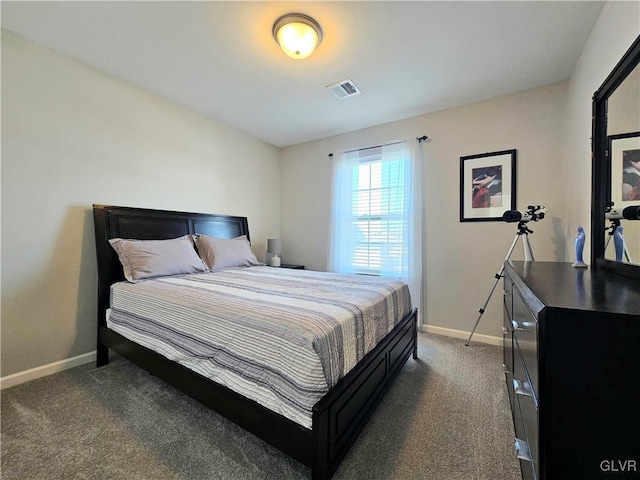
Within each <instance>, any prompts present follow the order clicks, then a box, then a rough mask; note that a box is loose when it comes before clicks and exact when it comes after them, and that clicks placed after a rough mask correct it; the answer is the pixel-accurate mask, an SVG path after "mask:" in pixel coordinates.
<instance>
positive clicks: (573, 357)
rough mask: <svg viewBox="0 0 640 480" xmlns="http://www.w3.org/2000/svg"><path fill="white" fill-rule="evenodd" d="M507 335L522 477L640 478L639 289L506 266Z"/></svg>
mask: <svg viewBox="0 0 640 480" xmlns="http://www.w3.org/2000/svg"><path fill="white" fill-rule="evenodd" d="M503 334H504V365H505V376H506V382H507V390H508V392H509V401H510V403H511V413H512V415H513V423H514V427H515V434H516V439H515V448H516V452H517V455H518V458H519V459H520V467H521V470H522V477H523V479H538V480H572V479H579V480H595V479H601V478H602V479H605V478H606V479H627V478H629V479H630V478H636V479H638V478H640V282H638V281H637V280H633V279H630V278H626V277H623V276H620V275H615V274H612V273H609V272H604V271H594V270H592V269H591V268H589V269H587V270H585V269H576V268H573V267H572V266H571V264H570V263H557V262H516V261H513V262H507V263H506V264H505V270H504V327H503Z"/></svg>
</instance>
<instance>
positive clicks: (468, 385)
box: [1, 334, 519, 480]
mask: <svg viewBox="0 0 640 480" xmlns="http://www.w3.org/2000/svg"><path fill="white" fill-rule="evenodd" d="M419 342H420V347H419V348H420V350H419V356H420V359H419V360H418V361H415V360H413V359H410V360H409V361H408V362H407V364H406V365H405V367H404V370H403V371H402V373H401V375H400V376H399V377H398V379H397V380H396V382H395V383H394V385H393V386H392V387H391V390H389V392H388V393H387V395H386V396H385V398H384V400H383V401H382V404H381V405H380V406H379V407H378V409H377V411H376V413H375V415H374V417H373V418H372V419H371V421H370V422H369V424H368V425H367V427H366V428H365V430H364V431H363V433H362V434H361V435H360V438H359V439H358V441H357V442H356V444H355V445H354V446H353V448H352V449H351V451H350V452H349V455H348V456H347V458H346V459H345V460H344V462H343V463H342V465H341V466H340V469H339V470H338V472H337V473H336V474H335V476H334V477H333V478H334V479H335V480H347V479H348V480H371V479H403V480H412V479H415V480H427V479H433V480H450V479H461V480H462V479H464V480H470V479H478V480H480V479H487V480H511V479H516V478H519V477H518V475H519V468H518V464H517V461H516V459H515V456H514V453H513V428H512V426H511V417H510V412H509V406H508V399H507V393H506V389H505V386H504V377H503V374H502V366H501V351H500V349H499V348H498V347H495V346H490V345H483V344H472V345H471V346H469V347H465V346H464V341H463V340H460V339H453V338H448V337H442V336H436V335H426V334H420V335H419ZM1 400H2V417H1V421H2V438H1V441H2V443H1V449H2V471H1V475H2V479H3V480H13V479H16V480H17V479H20V480H27V479H47V480H49V479H100V480H102V479H127V480H128V479H153V480H159V479H188V480H196V479H207V480H209V479H211V480H213V479H220V480H234V479H238V480H251V479H265V480H266V479H269V480H271V479H283V480H284V479H287V480H289V479H291V480H293V479H309V478H310V477H311V474H310V470H309V469H307V468H306V467H304V466H302V465H300V464H299V463H297V462H295V461H293V460H291V459H289V458H288V457H287V456H286V455H284V454H282V453H280V452H279V451H278V450H276V449H274V448H272V447H270V446H269V445H267V444H265V443H264V442H262V441H261V440H258V439H257V438H255V437H253V436H252V435H250V434H247V433H246V432H244V431H243V430H242V429H240V428H238V427H236V426H235V425H233V424H232V423H230V422H229V421H227V420H225V419H224V418H222V417H220V416H219V415H217V414H215V413H213V412H212V411H210V410H208V409H206V408H204V407H202V406H201V405H200V404H198V403H197V402H195V401H193V400H191V399H190V398H188V397H186V396H184V395H182V394H181V393H180V392H178V391H177V390H175V389H173V388H172V387H170V386H168V385H166V384H165V383H163V382H162V381H160V380H158V379H157V378H155V377H152V376H150V375H148V374H147V373H145V372H144V371H142V370H140V369H139V368H137V367H136V366H134V365H132V364H131V363H129V362H128V361H126V360H124V359H122V358H115V359H114V361H112V363H111V364H109V365H108V366H106V367H103V368H100V369H95V368H93V367H92V366H90V365H85V366H82V367H78V368H74V369H71V370H67V371H66V372H62V373H58V374H55V375H51V376H49V377H46V378H42V379H39V380H35V381H32V382H29V383H26V384H23V385H18V386H16V387H13V388H10V389H7V390H4V391H3V392H2V398H1Z"/></svg>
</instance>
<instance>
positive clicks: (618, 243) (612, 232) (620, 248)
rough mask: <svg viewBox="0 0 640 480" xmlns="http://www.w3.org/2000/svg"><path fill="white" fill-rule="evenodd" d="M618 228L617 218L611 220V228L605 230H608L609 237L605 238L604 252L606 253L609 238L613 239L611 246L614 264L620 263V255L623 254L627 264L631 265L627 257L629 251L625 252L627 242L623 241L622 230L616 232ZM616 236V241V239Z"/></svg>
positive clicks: (618, 221)
mask: <svg viewBox="0 0 640 480" xmlns="http://www.w3.org/2000/svg"><path fill="white" fill-rule="evenodd" d="M619 226H620V220H618V219H617V218H614V219H611V226H610V227H608V228H605V230H609V236H608V237H607V243H606V244H605V246H604V251H605V252H606V251H607V247H608V246H609V243H610V242H611V238H612V237H613V244H614V246H615V251H616V262H621V261H622V255H623V254H624V258H625V260H626V261H627V263H631V257H630V256H629V250H627V242H625V241H624V238H623V237H622V228H621V229H620V230H618V227H619ZM616 232H617V233H616ZM616 235H617V239H616Z"/></svg>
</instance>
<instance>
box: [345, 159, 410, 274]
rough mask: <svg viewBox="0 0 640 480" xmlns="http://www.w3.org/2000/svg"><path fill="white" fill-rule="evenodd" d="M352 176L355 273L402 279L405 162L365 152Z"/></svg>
mask: <svg viewBox="0 0 640 480" xmlns="http://www.w3.org/2000/svg"><path fill="white" fill-rule="evenodd" d="M359 153H360V157H359V159H358V162H357V164H355V165H353V166H351V167H350V168H352V169H353V172H352V177H353V183H352V191H353V197H352V218H351V225H352V229H353V232H352V238H353V247H352V248H353V254H352V259H351V263H352V267H353V270H354V271H355V272H356V273H364V274H370V275H380V273H381V271H383V270H384V271H385V272H387V273H388V274H389V275H393V276H397V277H401V276H402V270H403V265H405V264H406V260H405V259H406V256H407V249H406V242H405V241H404V237H405V235H406V230H407V228H406V227H407V226H406V219H405V215H404V213H405V204H406V202H405V194H406V192H405V159H404V158H402V157H399V156H395V155H394V156H393V157H392V158H390V159H383V155H382V150H381V148H377V149H374V150H373V151H369V150H363V151H361V152H359Z"/></svg>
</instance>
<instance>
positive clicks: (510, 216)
mask: <svg viewBox="0 0 640 480" xmlns="http://www.w3.org/2000/svg"><path fill="white" fill-rule="evenodd" d="M546 213H547V208H546V207H545V206H544V205H529V206H527V211H526V212H524V213H520V212H519V211H518V210H507V211H506V212H504V214H503V215H502V220H504V221H505V222H507V223H515V222H521V223H527V222H530V221H532V220H533V221H534V222H537V221H538V220H542V219H543V218H544V216H545V214H546ZM639 213H640V212H639Z"/></svg>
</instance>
